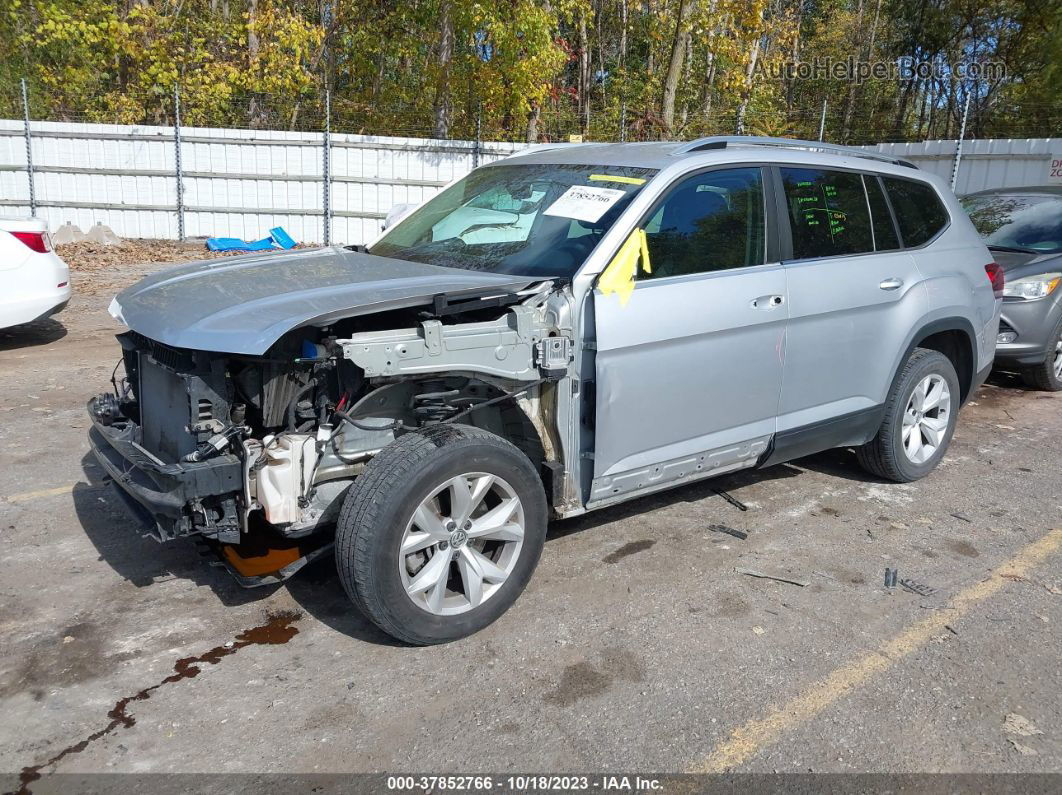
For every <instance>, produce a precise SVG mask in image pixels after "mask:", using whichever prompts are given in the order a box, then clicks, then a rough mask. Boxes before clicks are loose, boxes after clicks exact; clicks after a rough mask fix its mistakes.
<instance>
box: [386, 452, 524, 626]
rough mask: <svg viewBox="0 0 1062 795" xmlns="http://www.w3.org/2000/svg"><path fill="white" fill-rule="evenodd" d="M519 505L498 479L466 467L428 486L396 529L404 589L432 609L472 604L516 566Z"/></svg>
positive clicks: (457, 609) (452, 610) (444, 611)
mask: <svg viewBox="0 0 1062 795" xmlns="http://www.w3.org/2000/svg"><path fill="white" fill-rule="evenodd" d="M523 541H524V509H523V505H522V504H521V502H520V498H519V497H518V496H517V495H516V492H515V490H514V489H513V488H512V486H510V485H509V484H508V483H507V482H506V481H505V480H503V479H502V478H500V477H498V476H496V475H491V474H488V473H485V472H472V473H468V474H464V475H458V476H457V477H454V478H451V479H449V480H447V481H446V482H445V483H442V484H441V485H439V486H438V487H437V488H435V489H434V490H433V491H432V492H431V493H430V494H429V495H428V496H427V497H426V498H425V499H424V500H423V501H422V502H421V503H420V505H418V506H417V509H416V510H415V511H414V512H413V516H412V518H411V519H410V520H409V523H408V524H407V525H406V529H405V532H404V533H403V535H402V546H401V549H400V552H399V561H398V568H399V572H400V574H401V576H402V585H403V587H404V588H405V591H406V595H407V596H408V597H409V598H410V599H411V600H412V601H413V603H414V604H415V605H417V606H418V607H420V608H421V609H422V610H426V611H428V612H429V613H432V614H434V615H439V616H447V615H456V614H458V613H464V612H466V611H468V610H472V609H473V608H476V607H479V606H480V605H481V604H483V603H484V602H485V601H487V600H488V599H490V598H491V597H492V596H493V595H494V594H496V593H497V592H498V590H499V589H500V588H501V587H502V585H503V584H504V583H505V581H506V580H507V579H508V577H509V575H510V574H512V572H513V569H514V568H515V567H516V563H517V560H519V557H520V550H521V549H522V547H523Z"/></svg>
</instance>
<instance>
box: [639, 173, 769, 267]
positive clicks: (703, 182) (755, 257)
mask: <svg viewBox="0 0 1062 795" xmlns="http://www.w3.org/2000/svg"><path fill="white" fill-rule="evenodd" d="M645 236H646V242H647V245H648V248H649V261H650V263H651V264H652V273H642V274H639V276H638V278H640V279H650V278H661V277H666V276H680V275H683V274H687V273H704V272H706V271H717V270H726V269H728V268H744V267H747V266H749V265H762V264H763V263H764V262H766V251H765V248H764V242H765V238H764V223H763V175H762V173H761V171H760V169H759V168H755V167H749V168H729V169H724V170H720V171H709V172H707V173H704V174H696V175H694V176H692V177H688V178H687V179H684V180H682V181H681V182H679V183H678V184H677V185H676V186H675V187H674V188H672V189H671V192H670V193H668V195H667V197H666V198H665V199H664V202H663V204H661V205H660V206H659V207H658V208H657V210H656V212H654V213H653V215H652V217H651V218H650V219H649V220H648V222H646V224H645Z"/></svg>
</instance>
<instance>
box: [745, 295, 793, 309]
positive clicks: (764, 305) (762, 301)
mask: <svg viewBox="0 0 1062 795" xmlns="http://www.w3.org/2000/svg"><path fill="white" fill-rule="evenodd" d="M783 303H785V296H781V295H761V296H760V297H759V298H753V299H752V303H751V304H750V306H751V307H752V308H753V309H775V308H777V307H779V306H781V305H782V304H783Z"/></svg>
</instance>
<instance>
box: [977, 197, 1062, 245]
mask: <svg viewBox="0 0 1062 795" xmlns="http://www.w3.org/2000/svg"><path fill="white" fill-rule="evenodd" d="M963 207H964V209H965V210H966V212H967V213H968V214H969V216H970V220H971V221H973V224H974V226H975V227H976V228H977V231H978V233H979V234H980V235H981V237H983V238H984V239H985V243H987V244H988V245H990V246H1007V247H1009V248H1020V249H1029V250H1030V251H1037V252H1043V253H1045V254H1050V253H1054V252H1057V251H1062V196H1045V195H1042V194H1041V195H1036V194H1029V195H1021V194H1014V195H1010V196H973V197H970V198H967V199H964V200H963Z"/></svg>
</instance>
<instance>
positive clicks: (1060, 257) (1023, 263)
mask: <svg viewBox="0 0 1062 795" xmlns="http://www.w3.org/2000/svg"><path fill="white" fill-rule="evenodd" d="M988 250H989V251H991V252H992V256H993V257H994V258H995V260H996V262H998V263H999V264H1000V265H1001V266H1003V272H1004V273H1005V274H1006V277H1007V281H1016V280H1018V279H1023V278H1025V277H1026V276H1036V275H1038V274H1041V273H1049V272H1051V271H1058V270H1062V254H1058V253H1053V252H1052V253H1047V254H1034V253H1033V252H1031V251H1008V250H1006V249H999V248H993V247H992V246H991V245H989V247H988Z"/></svg>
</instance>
